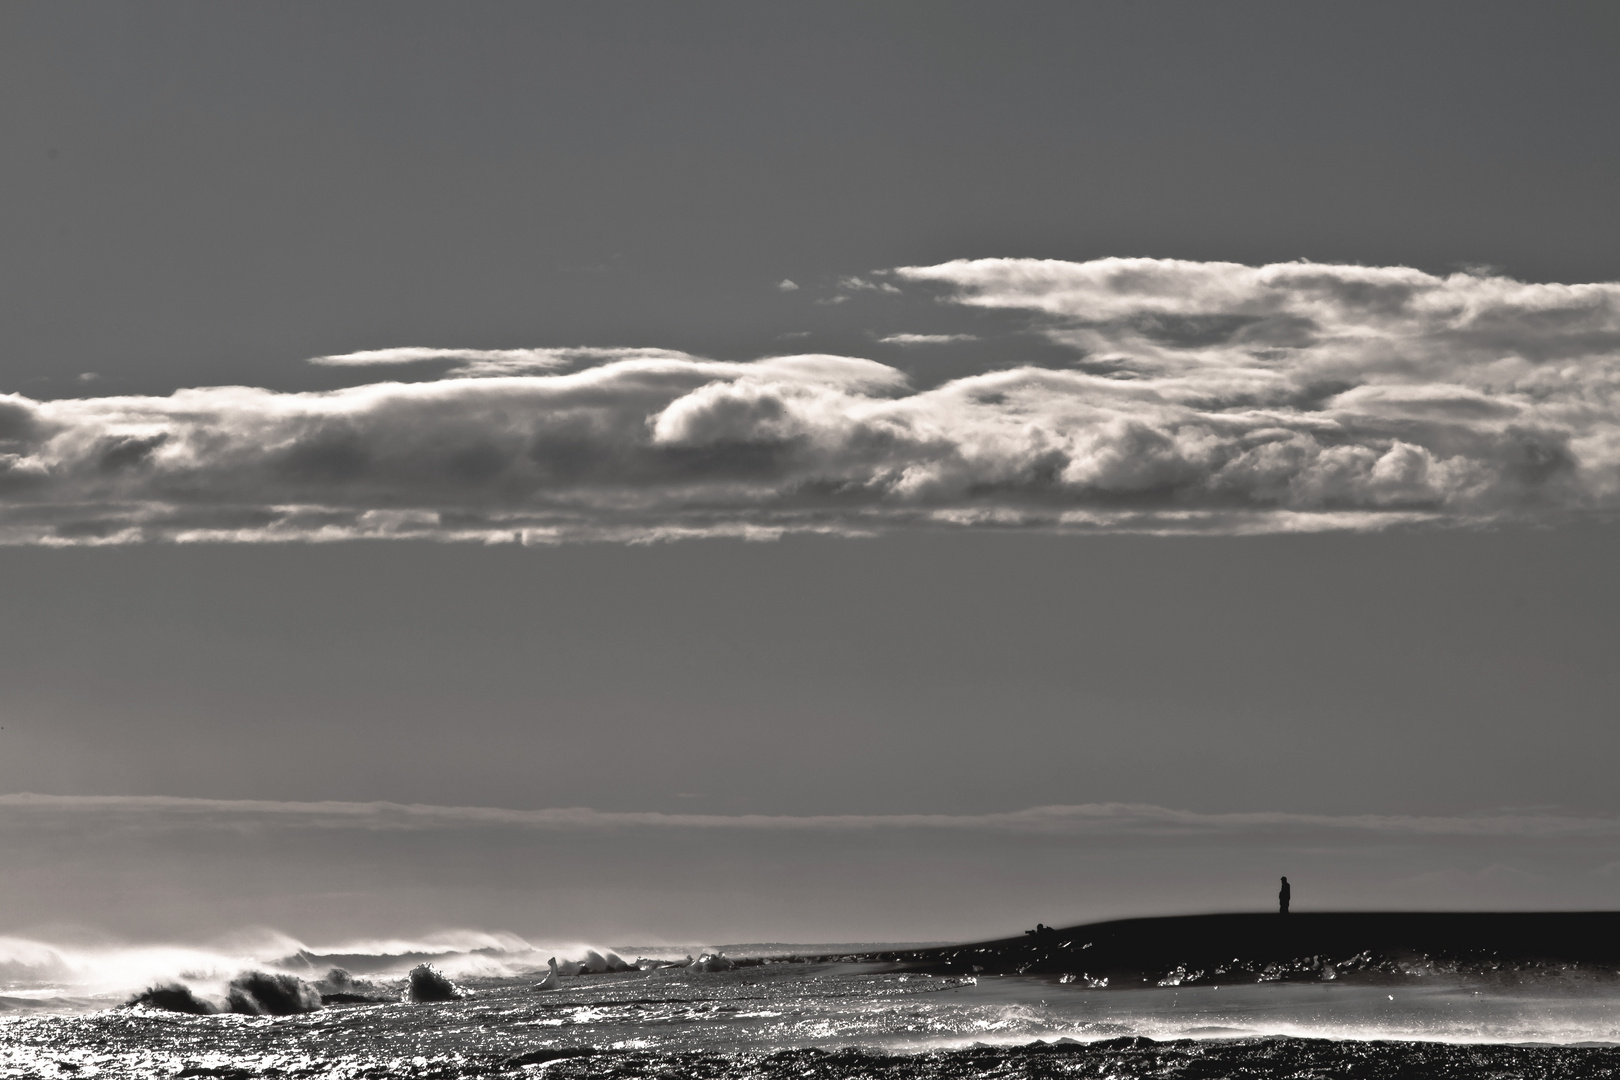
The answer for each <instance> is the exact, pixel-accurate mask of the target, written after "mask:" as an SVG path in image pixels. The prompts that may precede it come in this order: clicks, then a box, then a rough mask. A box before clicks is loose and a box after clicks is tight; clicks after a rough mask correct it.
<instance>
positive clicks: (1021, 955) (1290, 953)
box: [826, 911, 1620, 987]
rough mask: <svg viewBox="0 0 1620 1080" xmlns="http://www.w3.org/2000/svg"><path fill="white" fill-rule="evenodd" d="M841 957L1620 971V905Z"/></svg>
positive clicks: (1208, 925)
mask: <svg viewBox="0 0 1620 1080" xmlns="http://www.w3.org/2000/svg"><path fill="white" fill-rule="evenodd" d="M826 959H832V958H831V957H827V958H826ZM838 959H846V960H863V961H874V962H884V963H889V964H894V965H896V966H897V967H899V968H901V969H904V970H908V971H924V972H932V973H938V974H953V975H969V974H988V975H1010V974H1048V975H1069V976H1073V977H1074V978H1075V979H1076V980H1081V979H1083V980H1085V981H1086V982H1087V983H1088V984H1090V985H1095V986H1104V985H1106V986H1112V987H1127V986H1143V985H1148V986H1155V985H1175V986H1180V985H1203V984H1210V983H1222V982H1225V983H1236V982H1259V981H1270V980H1287V981H1296V980H1297V981H1304V980H1323V979H1336V978H1340V977H1347V976H1357V975H1359V976H1363V977H1371V978H1377V977H1380V976H1381V975H1388V976H1393V977H1403V976H1410V975H1413V974H1418V973H1421V972H1425V971H1448V970H1449V971H1469V972H1477V973H1481V974H1485V973H1490V972H1503V973H1507V972H1514V971H1527V970H1563V969H1568V968H1571V967H1574V968H1576V969H1586V970H1591V971H1592V972H1593V973H1599V972H1610V973H1614V972H1620V912H1614V911H1580V912H1435V911H1416V912H1406V911H1387V912H1360V911H1356V912H1315V913H1296V914H1290V915H1277V914H1273V913H1267V914H1252V915H1251V914H1240V915H1174V916H1165V917H1159V918H1145V919H1118V920H1115V921H1112V922H1101V923H1090V924H1087V925H1082V926H1070V927H1066V928H1063V929H1053V928H1050V927H1042V928H1041V929H1040V930H1039V931H1038V932H1030V933H1025V934H1021V935H1019V936H1018V937H1011V938H1002V939H1000V940H996V941H981V942H974V943H971V944H965V945H946V946H938V947H930V948H924V949H906V950H898V951H894V952H882V953H871V954H862V955H859V956H844V957H839V958H838ZM1103 980H1107V981H1106V982H1104V981H1103Z"/></svg>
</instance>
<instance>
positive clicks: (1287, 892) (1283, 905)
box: [1277, 878, 1294, 915]
mask: <svg viewBox="0 0 1620 1080" xmlns="http://www.w3.org/2000/svg"><path fill="white" fill-rule="evenodd" d="M1293 891H1294V890H1292V889H1290V888H1289V887H1288V879H1287V878H1283V879H1282V888H1280V889H1278V890H1277V914H1279V915H1286V914H1288V898H1289V897H1290V896H1291V895H1293Z"/></svg>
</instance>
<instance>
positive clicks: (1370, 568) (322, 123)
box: [0, 0, 1620, 960]
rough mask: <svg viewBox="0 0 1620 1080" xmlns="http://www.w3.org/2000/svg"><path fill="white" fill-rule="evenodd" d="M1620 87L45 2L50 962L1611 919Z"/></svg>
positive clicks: (523, 11) (1563, 10) (42, 512)
mask: <svg viewBox="0 0 1620 1080" xmlns="http://www.w3.org/2000/svg"><path fill="white" fill-rule="evenodd" d="M1617 44H1620V11H1617V10H1616V9H1615V8H1614V6H1613V5H1606V4H1598V3H1578V2H1567V3H1554V4H1536V5H1530V4H1498V3H1491V2H1485V0H1470V2H1468V3H1449V2H1441V0H1437V2H1432V3H1427V4H1423V5H1411V4H1405V3H1389V4H1386V3H1377V2H1366V3H1356V4H1338V5H1329V4H1318V5H1298V4H1293V3H1257V2H1233V3H1227V4H1221V5H1210V4H1201V3H1152V2H1149V3H1130V4H1127V3H1084V4H1077V3H1065V4H1044V3H998V4H958V3H949V2H929V3H874V2H870V0H867V2H862V3H849V4H843V3H833V2H829V3H818V4H813V5H812V4H804V5H785V4H784V5H759V4H752V3H697V2H692V3H671V4H651V3H640V4H632V3H612V2H593V3H582V4H570V3H555V4H546V5H528V4H506V3H463V4H454V5H450V4H424V3H412V2H391V3H387V4H380V3H365V2H356V3H349V4H344V5H338V6H334V5H326V4H316V3H285V4H275V5H271V4H260V5H230V6H219V5H208V4H202V3H178V2H169V3H151V4H143V5H122V6H114V5H103V6H93V5H92V6H86V5H74V6H68V5H58V4H48V3H38V4H34V3H19V4H11V5H8V6H6V7H5V8H4V9H3V10H0V130H3V131H4V134H5V137H4V138H3V139H0V159H3V167H0V230H3V232H0V237H3V239H0V866H3V867H4V869H5V871H6V872H5V873H3V874H0V939H3V940H4V941H10V942H36V941H65V940H69V939H72V940H82V941H102V940H118V941H125V942H139V941H166V942H181V941H191V942H196V941H202V940H205V939H206V940H224V939H225V938H227V937H229V936H230V935H233V934H235V935H241V934H244V933H250V932H251V933H255V934H261V935H262V934H272V933H273V934H280V935H289V936H290V939H292V940H296V941H299V942H305V943H311V944H322V943H324V944H328V945H335V944H337V943H342V942H351V943H352V942H354V941H364V940H379V939H391V940H420V939H422V938H423V937H424V936H431V935H434V934H439V935H444V934H452V933H471V934H475V935H476V934H480V933H496V932H507V933H513V934H518V935H522V936H524V937H525V938H526V939H529V940H535V941H546V940H553V941H585V940H596V941H611V942H620V943H623V942H657V941H670V942H682V941H696V940H706V941H710V942H720V941H815V940H821V941H827V940H844V941H848V940H911V941H916V940H944V939H960V938H972V937H982V936H990V935H996V934H1002V933H1009V932H1015V931H1016V930H1018V929H1020V928H1023V927H1026V926H1031V925H1034V923H1035V922H1036V920H1037V919H1039V920H1040V921H1043V922H1047V923H1050V924H1054V925H1064V924H1067V923H1073V922H1079V921H1082V920H1086V919H1094V918H1104V917H1113V916H1122V915H1131V914H1143V913H1169V912H1187V911H1200V910H1252V909H1264V908H1265V907H1267V906H1268V905H1269V904H1270V903H1272V894H1273V893H1274V891H1275V884H1274V883H1275V882H1276V879H1277V877H1278V876H1279V875H1281V874H1288V875H1289V877H1290V879H1291V881H1292V882H1293V884H1294V904H1295V908H1296V909H1297V910H1308V909H1311V908H1315V909H1317V910H1323V909H1329V908H1378V907H1386V908H1387V907H1417V908H1481V907H1487V908H1490V907H1498V908H1608V907H1614V906H1616V905H1617V904H1620V798H1617V796H1616V794H1615V787H1614V784H1613V781H1612V762H1613V761H1614V760H1615V758H1616V752H1617V751H1620V734H1617V728H1616V725H1615V705H1614V703H1615V701H1616V700H1617V699H1620V698H1617V691H1620V674H1617V673H1616V672H1617V668H1616V665H1615V664H1614V662H1613V657H1614V656H1615V655H1616V654H1617V647H1620V632H1617V625H1616V614H1615V613H1616V612H1617V611H1620V578H1617V575H1616V574H1615V573H1614V572H1613V565H1614V554H1613V553H1614V552H1615V550H1616V541H1617V540H1620V525H1617V524H1616V512H1617V511H1620V245H1617V243H1616V240H1617V237H1620V201H1617V200H1616V199H1615V198H1614V195H1613V193H1614V191H1616V190H1620V144H1617V143H1616V141H1615V140H1614V139H1612V138H1608V137H1606V133H1608V132H1612V131H1613V130H1615V129H1616V127H1617V126H1620V115H1617V113H1620V71H1617V69H1616V67H1615V65H1614V64H1613V62H1612V58H1613V55H1614V49H1615V46H1616V45H1617ZM276 940H280V939H279V938H278V939H276ZM16 947H17V948H21V946H16ZM0 953H4V949H0ZM0 960H3V957H0Z"/></svg>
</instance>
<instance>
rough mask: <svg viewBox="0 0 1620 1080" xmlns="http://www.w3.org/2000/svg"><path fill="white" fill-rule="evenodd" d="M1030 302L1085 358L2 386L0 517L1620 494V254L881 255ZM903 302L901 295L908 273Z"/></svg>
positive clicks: (1161, 527) (43, 535)
mask: <svg viewBox="0 0 1620 1080" xmlns="http://www.w3.org/2000/svg"><path fill="white" fill-rule="evenodd" d="M844 286H845V287H846V288H848V289H856V288H859V289H860V290H861V291H866V292H869V293H871V294H874V295H875V296H877V297H878V298H879V299H880V300H882V301H883V302H889V301H888V299H887V298H889V297H891V296H892V295H893V293H894V292H896V291H900V292H912V293H916V294H918V295H920V296H922V297H934V298H937V299H938V300H940V301H941V302H944V303H947V304H953V305H962V306H967V307H981V308H999V309H1008V310H1013V311H1018V312H1022V313H1024V314H1025V315H1026V317H1027V318H1028V320H1030V321H1031V323H1032V326H1033V328H1034V329H1035V330H1036V332H1038V333H1040V334H1042V335H1044V336H1045V337H1046V338H1048V339H1049V340H1050V341H1051V342H1052V343H1053V344H1055V345H1056V346H1058V347H1059V348H1061V349H1062V350H1066V352H1067V355H1068V356H1069V357H1071V361H1070V363H1069V364H1068V365H1067V366H1063V367H1047V368H1036V367H1027V366H1024V367H1016V366H1014V367H1008V366H1006V365H1005V364H1003V363H1002V362H1001V359H1000V356H999V353H998V348H997V344H996V342H995V340H994V339H991V340H986V341H981V342H979V343H977V344H976V345H975V348H977V349H979V350H980V351H981V355H982V369H981V370H980V372H979V373H977V374H973V375H969V376H967V377H964V378H959V379H955V380H953V381H950V382H947V383H945V384H943V385H939V386H933V387H924V388H918V387H915V386H913V385H912V384H910V383H909V382H908V381H907V378H906V376H905V375H904V374H902V373H901V372H900V371H898V370H896V369H894V368H892V367H889V366H886V365H883V364H880V363H877V362H875V361H871V360H867V359H862V358H858V357H847V356H830V355H822V354H812V355H800V356H785V357H770V358H766V359H761V360H755V361H752V362H732V361H725V362H722V361H716V360H710V359H705V358H702V357H698V356H693V355H691V354H688V353H684V352H680V351H676V350H665V349H589V348H561V349H520V350H473V349H465V350H457V349H426V348H406V349H379V350H374V351H371V352H362V353H348V354H343V355H341V356H329V357H321V358H319V359H318V361H317V362H319V363H323V364H334V365H345V366H355V367H365V366H369V365H376V364H384V363H389V364H392V363H402V362H415V361H423V360H448V361H451V362H452V363H454V364H455V365H456V368H455V369H454V370H453V371H452V372H451V373H450V375H448V376H446V377H443V378H439V379H435V380H432V381H426V382H417V383H411V384H400V383H375V384H371V385H366V386H358V387H351V388H348V389H343V390H336V391H329V392H324V393H276V392H272V391H269V390H262V389H254V388H247V387H215V388H207V389H193V390H183V391H179V392H177V393H175V394H172V395H169V396H167V397H135V396H128V397H102V398H81V399H76V400H62V401H32V400H29V399H27V398H24V397H20V396H15V395H13V396H9V397H0V541H3V542H9V543H45V544H68V543H110V542H125V541H138V540H153V539H162V540H177V541H197V540H236V541H271V540H338V539H347V538H357V537H401V538H413V537H414V538H428V539H439V540H471V541H510V540H522V541H524V542H530V543H537V542H538V543H549V542H557V541H566V540H576V539H582V540H588V539H607V540H626V541H648V540H658V539H668V538H678V537H688V536H715V535H730V536H744V537H755V538H769V537H774V536H778V535H781V534H782V533H784V532H795V531H797V532H803V531H820V532H830V533H840V534H865V533H872V532H876V531H881V530H885V529H894V528H904V527H940V528H945V527H952V528H969V527H973V528H1043V529H1051V530H1067V531H1096V530H1116V531H1119V530H1132V531H1142V532H1160V533H1200V532H1202V533H1222V534H1238V533H1256V532H1276V531H1293V530H1317V529H1371V528H1380V527H1385V526H1388V525H1390V524H1393V523H1429V524H1441V525H1445V524H1474V523H1486V522H1497V521H1515V520H1517V521H1538V522H1545V521H1557V520H1564V519H1569V518H1572V517H1577V516H1583V515H1585V516H1591V515H1609V514H1613V513H1614V512H1615V510H1616V509H1617V508H1620V397H1617V392H1620V285H1616V284H1586V285H1557V284H1527V283H1524V282H1518V281H1513V280H1511V279H1508V278H1505V277H1500V276H1489V275H1483V274H1452V275H1449V276H1436V275H1431V274H1426V273H1423V272H1421V271H1417V270H1412V269H1408V268H1403V267H1359V266H1330V265H1320V264H1313V263H1285V264H1278V265H1273V266H1263V267H1249V266H1242V265H1238V264H1231V263H1196V262H1182V261H1175V260H1148V259H1106V260H1098V261H1095V262H1088V263H1066V262H1053V261H1042V260H1016V259H989V260H976V261H962V262H952V263H945V264H941V265H939V266H931V267H903V268H900V269H897V270H892V271H887V272H882V273H877V274H872V275H868V276H867V277H864V278H860V279H850V280H849V281H847V282H845V283H844ZM896 302H899V301H896Z"/></svg>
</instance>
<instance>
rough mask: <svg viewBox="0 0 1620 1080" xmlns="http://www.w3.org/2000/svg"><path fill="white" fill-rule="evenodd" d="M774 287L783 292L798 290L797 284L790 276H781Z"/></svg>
mask: <svg viewBox="0 0 1620 1080" xmlns="http://www.w3.org/2000/svg"><path fill="white" fill-rule="evenodd" d="M776 287H777V288H778V289H780V290H782V291H783V292H798V291H799V286H798V283H797V282H795V281H794V280H793V279H792V278H783V279H782V280H781V281H779V282H777V283H776Z"/></svg>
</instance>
